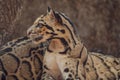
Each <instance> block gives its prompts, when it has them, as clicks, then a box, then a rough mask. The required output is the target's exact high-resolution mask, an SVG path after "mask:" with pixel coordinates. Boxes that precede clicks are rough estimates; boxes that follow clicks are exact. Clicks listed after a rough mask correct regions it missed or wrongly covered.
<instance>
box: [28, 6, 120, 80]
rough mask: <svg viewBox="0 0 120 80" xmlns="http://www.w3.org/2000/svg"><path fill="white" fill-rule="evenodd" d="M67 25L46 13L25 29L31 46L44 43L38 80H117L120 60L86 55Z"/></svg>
mask: <svg viewBox="0 0 120 80" xmlns="http://www.w3.org/2000/svg"><path fill="white" fill-rule="evenodd" d="M76 32H77V31H76V29H75V27H74V26H73V24H72V23H71V21H70V20H69V19H68V18H67V17H66V16H65V15H64V14H62V13H59V12H54V11H53V10H52V9H50V8H49V9H48V12H47V14H46V15H42V16H40V17H39V18H37V20H36V21H35V22H34V24H33V25H32V26H31V27H30V28H29V29H28V31H27V34H28V36H29V37H30V38H31V39H32V40H33V42H34V43H35V44H40V43H42V42H45V43H47V46H46V51H45V55H44V59H43V72H42V78H41V80H119V79H120V58H115V57H113V56H108V55H102V54H100V53H91V52H88V51H87V49H86V47H85V46H84V45H83V44H82V43H81V41H80V39H79V37H78V35H77V33H76Z"/></svg>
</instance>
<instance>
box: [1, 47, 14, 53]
mask: <svg viewBox="0 0 120 80" xmlns="http://www.w3.org/2000/svg"><path fill="white" fill-rule="evenodd" d="M3 51H4V52H10V51H12V48H11V47H9V48H6V49H4V50H3Z"/></svg>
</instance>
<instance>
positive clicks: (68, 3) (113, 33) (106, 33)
mask: <svg viewBox="0 0 120 80" xmlns="http://www.w3.org/2000/svg"><path fill="white" fill-rule="evenodd" d="M48 6H50V7H52V8H53V9H54V10H56V11H58V12H63V13H65V14H66V15H67V16H68V17H69V18H70V19H71V21H72V22H73V23H74V25H75V26H76V27H77V28H78V30H79V35H80V37H81V40H82V42H83V43H84V44H85V46H86V47H87V48H88V50H89V51H95V52H102V53H103V54H110V55H114V56H120V0H0V46H2V45H4V44H5V43H6V42H8V41H10V40H13V39H15V38H18V37H21V36H24V35H26V30H27V29H28V28H29V27H30V26H31V25H32V23H33V22H34V20H35V19H36V18H37V17H38V16H40V15H41V14H45V13H46V10H47V7H48Z"/></svg>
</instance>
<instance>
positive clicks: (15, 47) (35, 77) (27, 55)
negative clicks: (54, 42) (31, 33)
mask: <svg viewBox="0 0 120 80" xmlns="http://www.w3.org/2000/svg"><path fill="white" fill-rule="evenodd" d="M44 50H45V47H44V44H42V43H41V44H39V45H37V44H33V43H32V42H31V40H30V39H29V38H28V37H26V36H25V37H21V38H18V39H15V40H13V41H10V42H8V43H7V44H6V45H4V46H2V47H1V48H0V80H39V79H40V77H41V73H42V60H43V55H44Z"/></svg>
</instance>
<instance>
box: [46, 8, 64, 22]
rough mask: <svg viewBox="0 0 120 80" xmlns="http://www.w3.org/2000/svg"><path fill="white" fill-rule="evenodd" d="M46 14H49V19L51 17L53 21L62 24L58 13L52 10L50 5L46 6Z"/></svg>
mask: <svg viewBox="0 0 120 80" xmlns="http://www.w3.org/2000/svg"><path fill="white" fill-rule="evenodd" d="M47 14H48V15H49V17H50V19H52V20H53V21H55V22H57V23H60V24H62V19H61V17H60V16H59V14H58V13H55V11H54V10H52V9H51V8H50V7H48V10H47Z"/></svg>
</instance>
